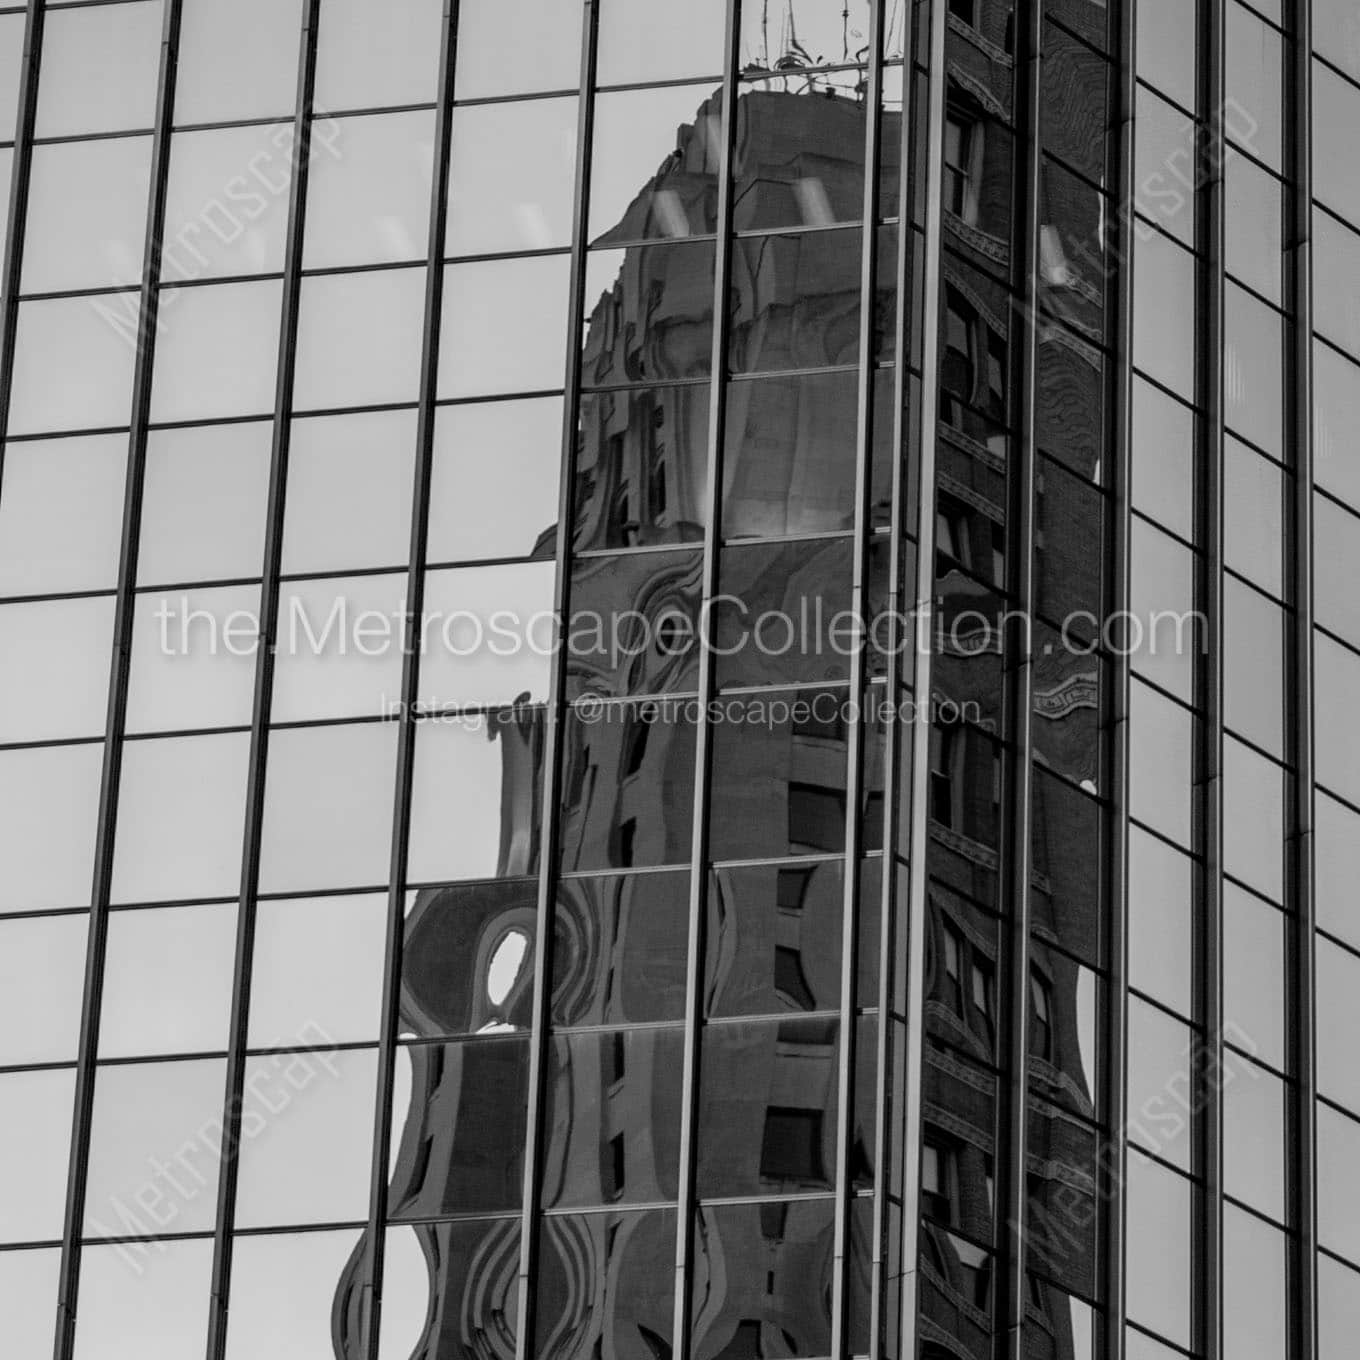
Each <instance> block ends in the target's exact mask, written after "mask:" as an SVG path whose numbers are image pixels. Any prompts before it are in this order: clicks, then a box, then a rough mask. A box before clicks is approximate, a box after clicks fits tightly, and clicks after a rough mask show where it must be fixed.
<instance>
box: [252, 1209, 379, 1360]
mask: <svg viewBox="0 0 1360 1360" xmlns="http://www.w3.org/2000/svg"><path fill="white" fill-rule="evenodd" d="M358 1241H359V1239H358V1235H357V1234H356V1233H354V1232H353V1231H350V1232H322V1233H318V1232H308V1233H297V1234H295V1235H292V1236H283V1235H274V1234H266V1235H262V1236H257V1235H254V1234H252V1235H249V1236H243V1237H238V1238H237V1240H236V1242H235V1245H234V1246H233V1248H232V1253H231V1319H230V1323H229V1325H228V1328H227V1360H258V1357H260V1356H265V1355H286V1356H288V1358H289V1360H334V1357H335V1343H334V1341H333V1340H332V1337H331V1309H332V1306H333V1305H334V1302H335V1295H336V1291H337V1287H338V1286H339V1284H340V1282H341V1281H342V1280H343V1279H345V1278H346V1277H347V1275H348V1273H349V1270H350V1269H351V1268H352V1267H351V1254H352V1253H353V1252H354V1251H355V1248H356V1247H357V1246H358Z"/></svg>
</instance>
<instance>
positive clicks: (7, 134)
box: [0, 13, 24, 142]
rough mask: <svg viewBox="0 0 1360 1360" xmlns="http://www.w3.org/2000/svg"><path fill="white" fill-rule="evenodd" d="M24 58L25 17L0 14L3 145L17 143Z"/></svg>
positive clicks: (0, 113)
mask: <svg viewBox="0 0 1360 1360" xmlns="http://www.w3.org/2000/svg"><path fill="white" fill-rule="evenodd" d="M23 55H24V16H23V14H22V13H19V14H4V15H0V142H9V141H13V140H14V127H15V122H16V115H17V113H18V109H19V74H20V70H21V68H22V63H23Z"/></svg>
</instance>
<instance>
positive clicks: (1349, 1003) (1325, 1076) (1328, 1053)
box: [1317, 939, 1360, 1115]
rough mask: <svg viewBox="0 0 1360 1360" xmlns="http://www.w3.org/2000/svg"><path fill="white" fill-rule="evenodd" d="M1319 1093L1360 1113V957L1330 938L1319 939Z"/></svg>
mask: <svg viewBox="0 0 1360 1360" xmlns="http://www.w3.org/2000/svg"><path fill="white" fill-rule="evenodd" d="M1317 1009H1318V1025H1317V1046H1318V1056H1317V1065H1318V1074H1317V1080H1318V1093H1319V1094H1320V1095H1324V1096H1326V1097H1327V1098H1328V1099H1329V1100H1334V1101H1336V1102H1337V1104H1338V1105H1344V1106H1345V1107H1346V1108H1347V1109H1348V1110H1351V1111H1353V1112H1355V1113H1356V1114H1357V1115H1360V1070H1357V1066H1356V1062H1355V1036H1356V1034H1357V1033H1360V958H1357V957H1356V956H1355V955H1354V954H1352V953H1349V952H1348V951H1347V950H1344V949H1340V948H1338V947H1337V946H1336V945H1334V944H1332V943H1331V942H1330V941H1328V940H1323V939H1319V940H1318V942H1317Z"/></svg>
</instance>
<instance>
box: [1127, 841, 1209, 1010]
mask: <svg viewBox="0 0 1360 1360" xmlns="http://www.w3.org/2000/svg"><path fill="white" fill-rule="evenodd" d="M1193 885H1194V862H1193V861H1192V860H1191V859H1190V858H1189V857H1188V856H1186V855H1182V854H1181V853H1180V852H1179V851H1177V850H1173V849H1172V848H1171V846H1169V845H1167V843H1166V842H1165V841H1160V840H1158V839H1157V838H1156V837H1155V836H1149V835H1148V833H1147V832H1146V831H1142V830H1140V829H1139V828H1138V827H1136V826H1135V827H1131V828H1130V829H1129V925H1130V930H1129V980H1130V982H1131V983H1132V984H1133V986H1135V987H1137V988H1138V989H1139V990H1140V991H1143V992H1147V993H1148V995H1149V996H1153V997H1156V998H1157V1000H1158V1001H1162V1002H1164V1003H1165V1004H1166V1005H1168V1006H1172V1007H1174V1008H1175V1009H1176V1010H1177V1011H1179V1012H1180V1013H1181V1014H1182V1015H1189V1014H1190V1010H1191V1006H1192V1004H1193V995H1194V993H1193V978H1192V968H1193V959H1194V951H1193V947H1192V943H1191V902H1192V900H1193V899H1192V897H1191V893H1192V891H1193Z"/></svg>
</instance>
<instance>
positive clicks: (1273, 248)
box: [1223, 151, 1284, 306]
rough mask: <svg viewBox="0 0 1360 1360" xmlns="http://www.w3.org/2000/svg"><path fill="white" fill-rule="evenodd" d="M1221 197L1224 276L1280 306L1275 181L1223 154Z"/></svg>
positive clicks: (1278, 209)
mask: <svg viewBox="0 0 1360 1360" xmlns="http://www.w3.org/2000/svg"><path fill="white" fill-rule="evenodd" d="M1224 194H1225V203H1224V210H1223V217H1224V231H1225V235H1226V238H1227V267H1228V272H1229V273H1230V274H1233V275H1235V276H1236V277H1237V278H1239V279H1240V280H1241V281H1242V282H1243V283H1245V284H1248V285H1249V286H1250V287H1252V288H1254V289H1256V291H1257V292H1258V293H1262V294H1264V295H1265V296H1266V297H1268V298H1269V299H1270V300H1271V301H1272V302H1273V303H1275V304H1276V305H1277V306H1279V305H1282V304H1283V272H1284V271H1283V256H1282V254H1281V251H1282V246H1281V232H1280V212H1281V207H1282V197H1281V185H1280V181H1279V180H1277V179H1276V178H1275V177H1274V175H1271V174H1269V173H1268V172H1267V171H1265V170H1263V169H1261V167H1260V166H1259V165H1257V164H1256V163H1255V162H1254V161H1249V160H1248V159H1247V158H1246V157H1245V156H1241V155H1239V154H1238V153H1237V152H1235V151H1229V153H1228V156H1227V160H1226V163H1225V168H1224Z"/></svg>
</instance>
